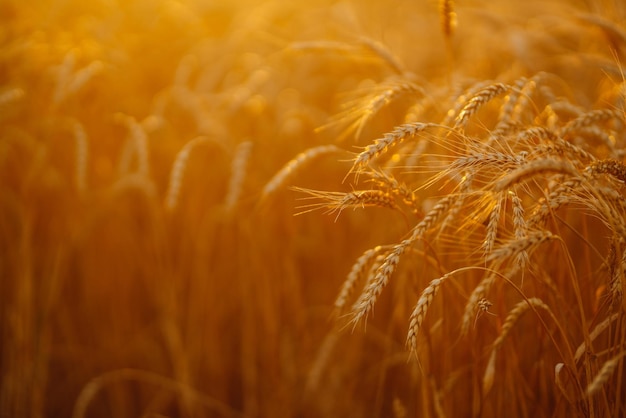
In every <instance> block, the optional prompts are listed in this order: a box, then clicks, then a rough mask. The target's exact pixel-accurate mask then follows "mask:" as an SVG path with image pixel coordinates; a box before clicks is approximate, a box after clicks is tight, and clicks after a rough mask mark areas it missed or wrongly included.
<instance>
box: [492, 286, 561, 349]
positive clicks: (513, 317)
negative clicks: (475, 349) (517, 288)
mask: <svg viewBox="0 0 626 418" xmlns="http://www.w3.org/2000/svg"><path fill="white" fill-rule="evenodd" d="M531 307H535V308H542V309H544V310H546V311H547V312H550V313H551V312H552V311H551V310H550V307H549V306H548V305H546V304H545V303H544V302H543V301H542V300H541V299H539V298H530V299H527V300H522V301H520V302H518V303H517V304H516V305H515V306H514V307H513V309H511V311H510V312H509V314H508V315H507V316H506V319H505V320H504V324H503V325H502V328H501V329H500V334H499V335H498V338H496V340H495V341H494V342H493V350H497V349H498V348H500V346H501V345H502V343H503V342H504V340H505V339H506V337H507V336H508V335H509V333H510V332H511V330H512V329H513V326H514V325H515V324H516V323H517V321H518V320H519V319H520V317H521V316H522V315H523V314H524V313H525V312H526V311H528V310H529V309H531Z"/></svg>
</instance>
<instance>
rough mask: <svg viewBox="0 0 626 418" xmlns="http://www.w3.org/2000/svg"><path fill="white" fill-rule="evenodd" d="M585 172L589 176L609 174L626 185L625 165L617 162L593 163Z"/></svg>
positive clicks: (601, 161)
mask: <svg viewBox="0 0 626 418" xmlns="http://www.w3.org/2000/svg"><path fill="white" fill-rule="evenodd" d="M585 171H586V172H587V173H589V174H591V175H597V174H602V173H606V174H610V175H612V176H613V177H615V178H616V179H618V180H619V181H621V182H623V183H626V165H625V164H624V163H622V162H620V161H617V160H600V161H593V162H592V163H591V164H589V166H588V167H587V169H586V170H585Z"/></svg>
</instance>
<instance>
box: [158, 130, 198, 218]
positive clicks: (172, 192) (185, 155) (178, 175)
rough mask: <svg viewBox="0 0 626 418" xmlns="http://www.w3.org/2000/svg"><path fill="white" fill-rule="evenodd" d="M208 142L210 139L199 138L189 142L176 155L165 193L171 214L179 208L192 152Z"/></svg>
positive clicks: (166, 207) (165, 203) (166, 208)
mask: <svg viewBox="0 0 626 418" xmlns="http://www.w3.org/2000/svg"><path fill="white" fill-rule="evenodd" d="M206 142H208V138H207V137H204V136H199V137H196V138H194V139H192V140H191V141H189V142H187V143H186V144H185V146H184V147H183V148H182V149H181V150H180V151H179V152H178V154H176V158H175V159H174V164H173V165H172V169H171V170H170V176H169V182H168V186H167V191H166V193H165V202H164V206H165V210H166V211H168V212H171V211H173V210H175V209H176V207H177V206H178V201H179V196H180V190H181V187H182V184H183V179H184V177H185V171H186V170H187V163H188V161H189V156H190V155H191V152H192V151H193V150H194V149H195V148H196V147H197V146H198V145H199V144H203V143H206Z"/></svg>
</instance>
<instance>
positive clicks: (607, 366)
mask: <svg viewBox="0 0 626 418" xmlns="http://www.w3.org/2000/svg"><path fill="white" fill-rule="evenodd" d="M625 355H626V350H624V351H622V352H621V353H619V354H618V355H616V356H615V357H613V358H611V359H610V360H609V361H607V362H606V363H604V365H603V366H602V368H601V369H600V371H599V372H598V374H597V375H596V377H595V378H594V379H593V381H592V382H591V383H590V384H589V386H587V389H586V391H585V392H586V394H587V396H593V395H595V394H596V393H597V392H599V391H600V389H602V387H603V386H604V385H605V383H606V382H607V381H608V380H609V379H610V378H611V376H612V375H613V372H614V371H615V369H616V368H617V366H618V365H619V362H620V361H621V360H622V357H624V356H625Z"/></svg>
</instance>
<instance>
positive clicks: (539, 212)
mask: <svg viewBox="0 0 626 418" xmlns="http://www.w3.org/2000/svg"><path fill="white" fill-rule="evenodd" d="M581 184H582V178H579V177H576V178H571V179H568V180H566V181H564V182H562V183H559V184H558V186H557V187H556V188H555V189H554V190H552V191H551V192H550V194H549V195H548V197H546V198H545V199H544V200H542V201H540V202H539V204H538V205H537V206H536V207H535V208H534V210H533V212H532V214H531V215H530V217H529V218H528V221H527V225H528V227H529V228H530V227H535V226H541V225H544V224H545V222H546V220H547V219H548V216H550V214H553V213H554V212H555V211H557V210H558V209H559V208H560V207H561V206H563V205H565V204H569V203H573V202H576V201H579V200H580V199H579V198H578V197H577V196H576V195H575V194H574V192H575V190H576V189H577V188H579V187H580V186H581Z"/></svg>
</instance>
